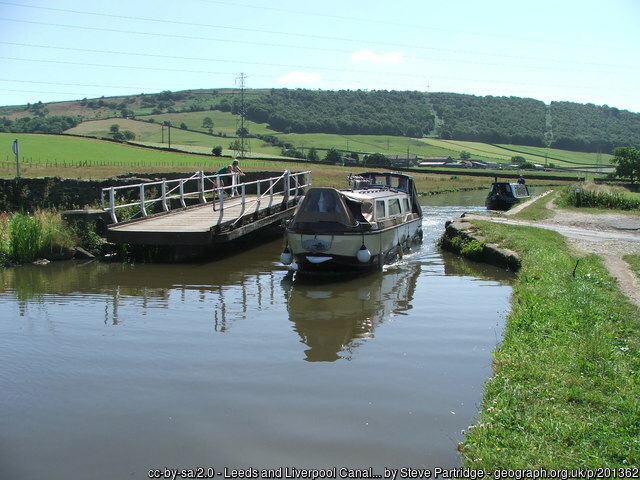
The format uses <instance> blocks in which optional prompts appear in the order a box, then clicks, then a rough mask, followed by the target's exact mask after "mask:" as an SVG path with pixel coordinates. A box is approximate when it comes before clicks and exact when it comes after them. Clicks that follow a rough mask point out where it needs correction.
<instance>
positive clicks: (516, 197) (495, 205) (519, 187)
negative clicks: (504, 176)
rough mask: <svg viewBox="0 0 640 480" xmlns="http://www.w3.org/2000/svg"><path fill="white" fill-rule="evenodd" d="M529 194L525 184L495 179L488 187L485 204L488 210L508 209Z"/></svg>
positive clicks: (528, 196)
mask: <svg viewBox="0 0 640 480" xmlns="http://www.w3.org/2000/svg"><path fill="white" fill-rule="evenodd" d="M530 196H531V195H530V194H529V189H528V188H527V186H526V185H525V184H521V183H509V182H497V181H496V182H493V183H492V184H491V187H490V188H489V193H488V194H487V199H486V200H485V206H486V207H487V209H488V210H509V209H510V208H511V207H513V206H514V205H516V204H518V203H520V202H521V201H522V200H525V199H528V198H530Z"/></svg>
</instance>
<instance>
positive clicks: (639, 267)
mask: <svg viewBox="0 0 640 480" xmlns="http://www.w3.org/2000/svg"><path fill="white" fill-rule="evenodd" d="M622 259H623V260H624V261H625V262H627V263H628V264H629V268H631V271H632V272H633V273H634V274H635V276H636V277H637V278H638V279H640V255H625V256H624V257H622Z"/></svg>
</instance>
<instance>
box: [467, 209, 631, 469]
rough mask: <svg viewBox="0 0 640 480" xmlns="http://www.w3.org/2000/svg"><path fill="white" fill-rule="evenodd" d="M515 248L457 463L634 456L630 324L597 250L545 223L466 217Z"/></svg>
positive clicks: (549, 462)
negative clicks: (489, 359) (502, 317)
mask: <svg viewBox="0 0 640 480" xmlns="http://www.w3.org/2000/svg"><path fill="white" fill-rule="evenodd" d="M473 224H474V226H475V227H476V228H477V229H478V231H479V233H480V234H481V235H482V236H483V237H484V238H485V239H486V240H487V241H488V242H491V243H496V244H498V245H501V246H504V247H505V248H509V249H512V250H515V251H516V252H519V254H520V258H521V261H522V268H521V270H520V272H519V274H518V278H517V280H516V283H515V285H514V293H513V301H512V311H511V313H510V314H509V318H508V320H507V325H506V328H505V332H504V338H503V342H502V343H501V345H500V346H499V348H498V349H497V350H496V352H495V354H494V371H495V374H494V376H493V377H492V378H491V379H490V380H489V381H488V382H487V383H486V385H485V396H484V400H483V405H482V410H481V412H480V414H479V417H478V420H477V423H476V424H475V425H474V426H472V427H471V428H470V431H469V432H467V434H466V437H465V442H464V443H463V444H462V445H461V446H460V450H461V451H462V455H463V462H464V465H465V466H466V467H470V468H478V469H483V470H486V471H493V470H495V469H519V468H529V469H531V468H536V469H537V468H542V469H556V468H562V469H570V468H598V467H612V468H614V467H632V466H637V465H639V464H640V323H639V322H638V310H637V309H636V308H635V307H634V306H633V305H631V304H630V303H628V302H627V300H626V298H625V297H624V296H623V295H622V293H621V292H620V291H619V290H618V289H617V287H616V283H615V281H614V279H612V278H611V277H610V276H609V274H608V272H607V270H606V268H605V267H604V265H603V263H602V261H601V259H600V258H599V257H597V256H595V255H589V256H582V257H578V256H577V255H576V254H575V252H573V251H572V250H571V249H570V248H569V247H568V246H567V244H566V243H565V241H564V240H563V239H562V237H561V236H560V235H559V234H557V233H555V232H551V231H547V230H543V229H536V228H531V227H513V226H505V225H499V224H495V223H491V222H487V221H473Z"/></svg>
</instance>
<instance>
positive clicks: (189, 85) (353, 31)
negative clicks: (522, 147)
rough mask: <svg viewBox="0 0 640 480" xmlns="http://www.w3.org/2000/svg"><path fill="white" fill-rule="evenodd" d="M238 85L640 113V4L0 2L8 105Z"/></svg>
mask: <svg viewBox="0 0 640 480" xmlns="http://www.w3.org/2000/svg"><path fill="white" fill-rule="evenodd" d="M242 83H244V86H245V87H246V88H309V89H321V90H345V89H349V90H357V89H361V90H417V91H421V92H454V93H464V94H472V95H479V96H484V95H493V96H514V97H527V98H535V99H538V100H542V101H544V102H546V103H549V102H551V101H571V102H578V103H593V104H596V105H605V104H606V105H609V106H610V107H617V108H620V109H626V110H630V111H633V112H640V0H597V1H595V0H536V1H530V0H484V1H479V0H478V1H476V0H437V1H435V0H396V1H392V0H323V1H322V2H308V1H299V0H298V1H290V0H239V1H235V0H221V1H217V0H180V1H167V0H164V1H159V0H128V1H125V0H110V1H108V2H105V1H99V2H98V1H95V0H14V1H3V0H0V105H3V106H5V105H22V104H26V103H36V102H38V101H42V102H45V103H47V102H53V101H64V100H78V99H82V98H98V97H101V96H105V97H112V96H119V95H137V94H140V93H158V92H161V91H164V90H171V91H179V90H187V89H201V88H240V86H241V85H242Z"/></svg>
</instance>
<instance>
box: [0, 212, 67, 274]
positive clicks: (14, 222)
mask: <svg viewBox="0 0 640 480" xmlns="http://www.w3.org/2000/svg"><path fill="white" fill-rule="evenodd" d="M77 243H78V238H77V235H76V233H75V231H74V230H73V229H72V228H71V227H69V226H68V225H66V224H65V223H64V222H63V221H62V218H61V216H60V213H58V212H56V211H49V210H38V211H36V212H35V213H34V214H33V215H29V214H26V213H22V212H21V213H15V214H13V215H11V216H8V215H7V214H3V215H2V216H1V217H0V264H7V263H24V262H32V261H34V260H35V259H37V258H38V257H41V256H44V257H46V256H48V254H52V253H59V252H61V251H62V250H64V249H66V248H70V247H73V246H75V245H76V244H77Z"/></svg>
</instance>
